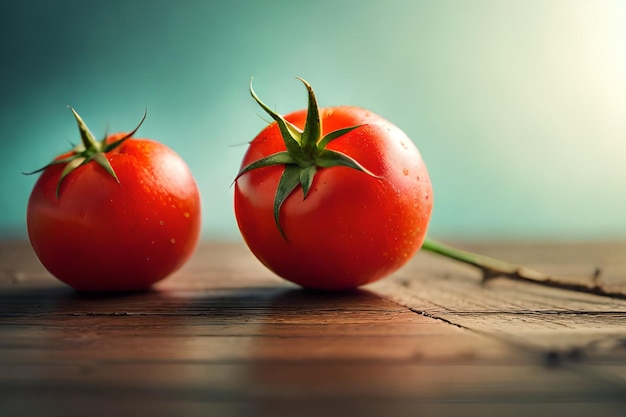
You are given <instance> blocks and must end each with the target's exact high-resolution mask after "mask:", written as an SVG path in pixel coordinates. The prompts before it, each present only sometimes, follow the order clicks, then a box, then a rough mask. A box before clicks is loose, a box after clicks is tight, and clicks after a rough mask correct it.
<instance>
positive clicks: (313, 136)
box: [237, 77, 375, 237]
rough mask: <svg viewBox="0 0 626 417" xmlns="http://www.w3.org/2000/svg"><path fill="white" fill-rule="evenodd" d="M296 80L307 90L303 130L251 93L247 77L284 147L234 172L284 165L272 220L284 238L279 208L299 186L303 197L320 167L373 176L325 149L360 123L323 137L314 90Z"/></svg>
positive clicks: (257, 100)
mask: <svg viewBox="0 0 626 417" xmlns="http://www.w3.org/2000/svg"><path fill="white" fill-rule="evenodd" d="M298 79H299V80H300V81H302V83H303V84H304V86H305V87H306V89H307V91H308V107H307V117H306V121H305V124H304V129H299V128H298V127H296V126H294V125H293V124H292V123H290V122H289V121H287V120H286V119H285V118H284V117H283V116H281V115H279V114H277V113H276V112H274V111H273V110H272V109H270V108H269V107H268V106H267V105H266V104H265V103H263V102H262V101H261V99H259V97H258V96H257V95H256V93H255V92H254V89H253V88H252V80H250V94H251V95H252V97H253V98H254V100H255V101H256V102H257V103H258V104H259V105H260V106H261V107H262V108H263V110H265V112H266V113H267V114H269V115H270V116H271V117H272V119H274V121H275V122H276V124H277V125H278V129H279V130H280V134H281V136H282V139H283V141H284V143H285V147H286V148H287V150H286V151H282V152H278V153H275V154H272V155H269V156H267V157H265V158H263V159H260V160H258V161H256V162H253V163H251V164H250V165H248V166H246V167H244V168H243V169H242V170H241V171H239V174H237V178H239V177H241V176H242V175H243V174H245V173H246V172H249V171H252V170H253V169H257V168H263V167H268V166H274V165H284V166H285V170H284V171H283V174H282V176H281V178H280V181H279V183H278V189H277V190H276V196H275V197H274V220H275V222H276V226H277V227H278V230H279V231H280V233H281V234H282V235H283V237H284V236H285V234H284V232H283V229H282V227H281V225H280V208H281V206H282V204H283V203H284V202H285V200H286V199H287V197H289V195H291V194H292V193H293V192H294V191H295V189H296V188H297V187H298V186H300V187H302V192H303V198H304V199H306V197H307V195H308V193H309V191H310V189H311V185H312V184H313V179H314V178H315V175H316V174H317V172H318V171H319V170H320V169H323V168H331V167H339V166H343V167H348V168H353V169H356V170H358V171H361V172H364V173H366V174H368V175H372V176H375V175H374V174H372V173H371V172H370V171H368V170H367V169H366V168H364V167H363V166H362V165H361V164H360V163H359V162H357V161H355V160H354V159H353V158H351V157H350V156H348V155H345V154H343V153H341V152H337V151H334V150H331V149H327V148H326V146H327V145H328V144H329V143H330V142H331V141H333V140H335V139H337V138H339V137H341V136H343V135H345V134H346V133H348V132H351V131H352V130H354V129H357V128H359V127H361V126H362V125H357V126H350V127H346V128H343V129H338V130H335V131H333V132H330V133H328V134H327V135H326V136H324V137H322V122H321V119H320V114H319V107H318V104H317V99H316V98H315V93H314V92H313V89H312V88H311V86H310V85H309V83H307V82H306V81H305V80H303V79H302V78H299V77H298Z"/></svg>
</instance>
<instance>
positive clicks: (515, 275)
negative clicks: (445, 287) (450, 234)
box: [422, 238, 626, 300]
mask: <svg viewBox="0 0 626 417" xmlns="http://www.w3.org/2000/svg"><path fill="white" fill-rule="evenodd" d="M422 249H423V250H426V251H429V252H433V253H436V254H438V255H442V256H445V257H447V258H450V259H454V260H456V261H459V262H463V263H465V264H468V265H471V266H474V267H476V268H478V269H479V270H480V271H481V272H482V275H483V282H484V283H486V282H487V281H490V280H492V279H495V278H508V279H511V280H514V281H521V282H528V283H532V284H538V285H543V286H546V287H552V288H560V289H563V290H569V291H578V292H584V293H588V294H595V295H599V296H603V297H611V298H616V299H621V300H626V293H625V292H623V291H617V290H615V291H614V290H611V289H608V288H606V287H605V286H604V285H602V284H601V283H600V281H599V278H600V272H601V270H600V269H599V268H598V269H596V270H595V272H594V274H593V276H592V277H591V281H590V282H589V283H580V282H572V281H571V280H567V279H563V278H559V277H555V276H552V275H549V274H546V273H543V272H540V271H536V270H534V269H531V268H527V267H525V266H521V265H516V264H513V263H509V262H506V261H502V260H499V259H495V258H490V257H488V256H484V255H479V254H477V253H473V252H469V251H465V250H461V249H457V248H454V247H452V246H448V245H445V244H443V243H440V242H437V241H435V240H432V239H428V238H427V239H426V240H425V241H424V243H423V244H422Z"/></svg>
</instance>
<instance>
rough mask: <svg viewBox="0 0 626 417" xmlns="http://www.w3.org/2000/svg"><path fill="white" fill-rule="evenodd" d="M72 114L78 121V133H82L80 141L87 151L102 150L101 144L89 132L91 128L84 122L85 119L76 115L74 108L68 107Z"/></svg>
mask: <svg viewBox="0 0 626 417" xmlns="http://www.w3.org/2000/svg"><path fill="white" fill-rule="evenodd" d="M68 107H69V108H70V110H71V111H72V113H73V114H74V118H75V119H76V123H78V131H79V132H80V139H81V140H82V142H83V146H84V147H85V149H97V150H100V146H101V145H100V143H98V142H97V141H96V139H95V138H94V137H93V134H92V133H91V132H90V131H89V128H88V127H87V125H86V124H85V122H84V121H83V119H82V118H81V117H80V116H79V115H78V113H76V110H74V107H72V106H68Z"/></svg>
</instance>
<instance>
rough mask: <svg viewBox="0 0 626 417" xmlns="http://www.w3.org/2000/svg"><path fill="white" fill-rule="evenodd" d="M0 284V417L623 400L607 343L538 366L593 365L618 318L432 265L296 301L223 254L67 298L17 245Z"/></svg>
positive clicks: (602, 407) (4, 250)
mask: <svg viewBox="0 0 626 417" xmlns="http://www.w3.org/2000/svg"><path fill="white" fill-rule="evenodd" d="M541 255H542V256H544V253H543V252H541ZM546 256H547V255H546ZM559 256H560V255H559ZM563 256H564V258H563V259H567V258H568V257H569V256H571V255H569V254H568V255H567V256H565V255H563ZM557 258H558V257H557ZM531 259H535V258H532V256H531ZM549 259H551V258H549V257H546V258H542V259H540V260H539V261H541V262H546V260H549ZM559 262H562V260H561V259H560V258H559ZM614 265H615V266H616V267H617V268H620V267H621V266H620V265H621V264H620V263H619V262H615V263H614ZM553 266H555V267H556V266H558V265H553ZM583 266H585V265H583ZM583 269H584V267H583ZM0 270H1V271H2V272H0V415H2V416H3V417H5V416H22V415H33V416H48V415H59V416H61V415H63V416H82V415H85V412H86V410H88V411H89V412H88V414H89V415H91V416H96V417H97V416H100V415H102V416H104V415H107V416H108V415H113V414H114V415H139V414H144V415H152V416H170V415H184V416H193V415H207V414H209V415H224V416H256V415H259V416H264V415H272V416H283V415H284V416H292V415H298V416H308V415H310V416H314V415H315V416H319V415H327V416H335V415H342V416H343V415H361V416H378V415H390V416H414V415H421V414H433V415H465V416H472V415H476V416H490V415H494V416H495V415H497V416H502V415H507V416H518V415H519V416H521V415H524V416H526V415H528V414H530V413H532V414H534V415H536V416H538V417H540V416H548V415H550V416H551V415H569V416H578V415H581V416H582V415H589V414H590V413H591V412H593V413H594V415H603V414H602V413H603V412H606V413H607V414H606V415H611V413H613V414H612V415H619V413H621V410H622V409H623V405H624V401H625V400H624V399H625V398H626V390H625V389H624V385H623V384H622V383H621V382H620V378H622V377H623V375H624V370H623V369H624V361H623V356H621V355H622V350H621V348H620V347H619V343H617V344H615V345H614V346H613V347H612V348H611V349H612V350H613V353H610V354H609V353H606V352H603V353H599V354H598V355H596V356H595V358H596V361H595V362H593V364H592V365H593V366H590V365H589V364H590V362H588V361H587V362H574V361H568V362H567V363H563V364H562V365H563V366H556V367H555V366H549V365H552V363H551V362H549V361H546V353H547V352H549V350H550V349H552V348H554V347H555V346H557V347H559V348H560V349H570V348H572V347H576V346H580V340H579V339H578V337H579V336H580V335H581V334H582V335H583V337H585V338H587V339H586V340H587V341H588V342H589V341H590V342H592V343H595V345H594V348H595V349H596V350H597V351H599V352H600V351H603V350H610V349H609V348H608V347H607V346H608V344H606V345H600V344H599V341H606V340H604V339H602V337H604V336H606V335H607V334H612V335H615V336H620V335H621V334H622V328H621V325H620V317H622V316H621V315H623V313H624V310H623V304H621V303H619V302H616V303H612V302H610V303H607V302H606V301H603V300H598V299H597V298H595V297H594V296H588V295H584V294H582V295H579V294H569V293H564V292H562V291H559V290H550V289H544V288H534V287H531V286H524V285H521V284H519V283H507V282H504V281H502V282H500V281H496V282H493V283H492V284H490V285H489V286H488V287H481V286H480V285H479V282H478V276H477V275H476V274H473V273H472V272H471V271H468V270H467V269H466V268H464V267H462V266H459V265H456V264H454V263H451V262H449V261H443V260H441V259H438V258H435V257H432V256H431V257H429V256H424V255H419V256H418V257H416V259H415V260H414V261H413V262H412V263H411V265H409V267H407V268H405V269H404V270H403V271H400V272H399V273H398V274H396V275H395V276H394V277H391V278H389V279H387V280H385V281H383V282H381V283H379V284H375V285H372V286H370V287H368V288H367V289H365V290H362V291H356V292H351V293H346V294H325V293H319V292H309V291H302V290H298V289H296V287H295V286H293V285H291V284H288V283H285V282H284V281H282V280H280V279H278V278H277V277H275V276H273V275H272V274H271V273H269V272H268V271H267V270H266V269H265V268H264V267H262V266H261V265H260V264H259V263H258V262H257V261H256V260H255V259H254V258H253V257H252V256H251V255H250V254H249V252H248V251H247V249H246V248H245V247H243V246H242V245H239V244H232V245H231V244H208V243H203V244H202V246H201V248H200V249H199V251H198V253H196V255H195V256H194V257H193V259H192V260H191V261H190V263H189V264H188V265H186V266H185V267H184V268H183V269H182V270H181V271H180V272H178V273H177V274H175V275H174V276H172V277H171V278H170V279H167V280H165V281H163V282H162V283H160V284H159V285H157V287H156V288H155V289H154V290H153V291H150V292H146V293H135V294H126V295H119V296H111V295H108V296H87V295H81V294H76V293H74V292H73V291H72V290H70V289H68V288H67V287H65V286H64V285H62V284H60V283H58V282H57V281H56V280H54V279H53V278H51V277H50V276H49V275H48V274H47V273H46V272H45V270H43V268H42V267H41V266H40V265H39V264H38V263H37V261H36V259H35V258H34V255H33V254H32V251H30V249H29V247H28V245H27V244H25V243H21V244H16V243H0ZM615 270H617V269H615ZM617 275H618V274H613V276H617ZM586 309H589V310H588V311H587V310H586ZM583 310H584V311H583ZM581 317H582V318H581ZM607 317H610V318H609V319H607ZM593 329H595V331H596V334H594V335H591V336H590V333H591V332H592V330H593ZM600 336H602V337H600ZM516 337H517V339H516ZM536 339H537V340H536ZM550 340H551V342H546V341H550ZM557 342H558V343H561V345H558V344H557ZM609 377H611V378H609ZM33 398H36V399H37V400H36V401H33ZM615 413H617V414H615Z"/></svg>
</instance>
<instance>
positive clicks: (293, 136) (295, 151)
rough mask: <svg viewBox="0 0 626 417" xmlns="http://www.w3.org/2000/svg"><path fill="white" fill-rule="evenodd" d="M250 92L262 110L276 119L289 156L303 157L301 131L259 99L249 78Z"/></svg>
mask: <svg viewBox="0 0 626 417" xmlns="http://www.w3.org/2000/svg"><path fill="white" fill-rule="evenodd" d="M250 94H251V95H252V98H254V100H255V101H256V102H257V103H258V104H259V106H261V107H262V108H263V110H265V112H266V113H267V114H269V115H270V116H271V117H272V119H274V120H275V121H276V124H277V125H278V129H279V130H280V134H281V136H282V138H283V141H284V142H285V147H286V148H287V151H289V153H290V154H291V156H292V157H293V158H294V159H304V152H303V149H302V146H301V144H300V138H301V136H302V131H301V130H300V129H298V128H297V127H296V126H294V125H293V124H291V123H290V122H289V121H287V120H286V119H285V118H284V117H283V116H281V115H280V114H278V113H276V112H275V111H274V110H272V109H270V108H269V107H268V106H267V105H266V104H265V103H263V102H262V101H261V99H260V98H259V97H258V96H257V95H256V93H255V92H254V89H253V88H252V80H250Z"/></svg>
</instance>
